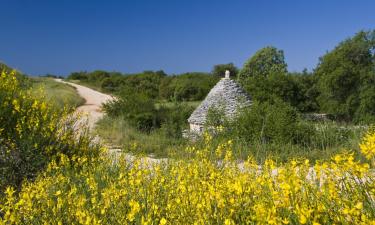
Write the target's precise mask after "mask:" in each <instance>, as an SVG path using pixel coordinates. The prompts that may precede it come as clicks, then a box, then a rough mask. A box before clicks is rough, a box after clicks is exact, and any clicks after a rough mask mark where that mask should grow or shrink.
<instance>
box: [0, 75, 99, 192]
mask: <svg viewBox="0 0 375 225" xmlns="http://www.w3.org/2000/svg"><path fill="white" fill-rule="evenodd" d="M20 82H22V79H17V77H16V75H15V73H13V72H11V73H8V72H4V71H3V72H1V76H0V102H1V103H0V195H1V193H2V191H3V190H4V188H5V187H7V186H9V185H11V186H14V187H16V188H19V187H20V185H21V183H22V182H23V180H24V179H33V178H35V177H36V176H37V174H38V172H39V171H41V170H43V169H44V168H45V167H46V166H47V164H48V163H49V162H51V161H52V160H54V159H56V160H57V159H58V158H59V156H60V155H61V154H64V155H65V156H66V157H68V158H72V157H80V156H82V157H83V156H84V157H92V156H94V155H97V154H98V150H96V147H94V146H92V144H91V143H90V142H91V139H90V138H89V137H88V136H87V134H85V132H84V131H85V130H82V134H81V135H80V136H79V137H77V135H76V133H77V132H76V129H79V128H78V127H75V126H74V124H75V122H76V119H75V118H74V117H73V116H71V115H70V114H69V111H70V110H68V109H58V108H56V107H53V106H52V105H51V104H49V103H47V102H46V100H45V99H44V98H43V97H42V96H37V97H36V96H35V95H33V94H31V92H32V90H30V89H26V88H24V86H26V85H22V83H20ZM77 138H78V139H77ZM89 146H92V147H89Z"/></svg>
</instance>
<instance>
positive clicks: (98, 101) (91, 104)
mask: <svg viewBox="0 0 375 225" xmlns="http://www.w3.org/2000/svg"><path fill="white" fill-rule="evenodd" d="M55 80H56V81H57V82H61V83H65V84H69V85H71V86H73V87H75V88H76V89H77V92H78V94H79V95H80V96H81V97H82V98H83V99H85V104H84V105H82V106H80V107H78V108H77V112H80V113H83V114H84V117H85V119H87V121H88V125H89V127H90V129H92V128H93V127H94V126H95V123H96V122H98V121H99V120H100V119H101V118H102V117H103V116H104V113H103V111H102V104H103V103H105V102H108V101H111V100H113V97H112V96H110V95H107V94H103V93H101V92H98V91H95V90H93V89H91V88H88V87H85V86H82V85H79V84H75V83H71V82H66V81H63V80H61V79H55Z"/></svg>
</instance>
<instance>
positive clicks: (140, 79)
mask: <svg viewBox="0 0 375 225" xmlns="http://www.w3.org/2000/svg"><path fill="white" fill-rule="evenodd" d="M68 79H71V80H79V81H80V82H81V83H82V84H84V85H87V86H89V87H92V88H94V89H98V90H100V91H103V92H107V93H112V94H115V95H121V93H120V92H122V91H123V90H124V89H135V90H136V91H137V92H142V93H143V94H145V95H146V96H148V97H149V98H153V99H159V100H166V101H171V100H177V101H197V100H202V99H203V98H204V97H205V96H206V95H207V93H208V92H209V91H210V90H211V88H212V87H213V86H214V85H215V84H216V82H217V81H218V78H217V77H214V76H211V75H210V74H208V73H186V74H181V75H178V76H167V75H166V74H165V73H164V72H163V71H156V72H153V71H145V72H143V73H138V74H131V75H124V74H120V73H115V72H112V73H110V72H105V71H94V72H91V73H87V72H76V73H72V74H71V75H69V76H68Z"/></svg>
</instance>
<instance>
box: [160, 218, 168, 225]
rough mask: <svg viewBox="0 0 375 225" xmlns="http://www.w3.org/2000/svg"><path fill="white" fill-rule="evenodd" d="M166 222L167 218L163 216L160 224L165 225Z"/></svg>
mask: <svg viewBox="0 0 375 225" xmlns="http://www.w3.org/2000/svg"><path fill="white" fill-rule="evenodd" d="M165 224H167V220H166V219H165V218H164V217H163V218H161V220H160V222H159V225H165Z"/></svg>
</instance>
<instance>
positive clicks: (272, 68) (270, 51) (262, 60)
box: [239, 46, 287, 81]
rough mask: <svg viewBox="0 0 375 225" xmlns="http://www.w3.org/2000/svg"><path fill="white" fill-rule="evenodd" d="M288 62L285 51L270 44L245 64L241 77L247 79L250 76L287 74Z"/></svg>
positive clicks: (243, 79) (242, 79)
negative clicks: (286, 61) (285, 58)
mask: <svg viewBox="0 0 375 225" xmlns="http://www.w3.org/2000/svg"><path fill="white" fill-rule="evenodd" d="M286 72H287V64H286V63H285V60H284V52H283V51H282V50H278V49H277V48H275V47H272V46H268V47H265V48H262V49H260V50H259V51H257V52H256V53H255V54H254V56H252V57H251V58H250V59H249V60H248V61H247V62H246V63H245V64H244V66H243V68H242V69H241V71H240V73H239V79H240V80H241V81H245V80H246V79H247V78H249V77H267V76H270V75H271V74H285V73H286Z"/></svg>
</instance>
